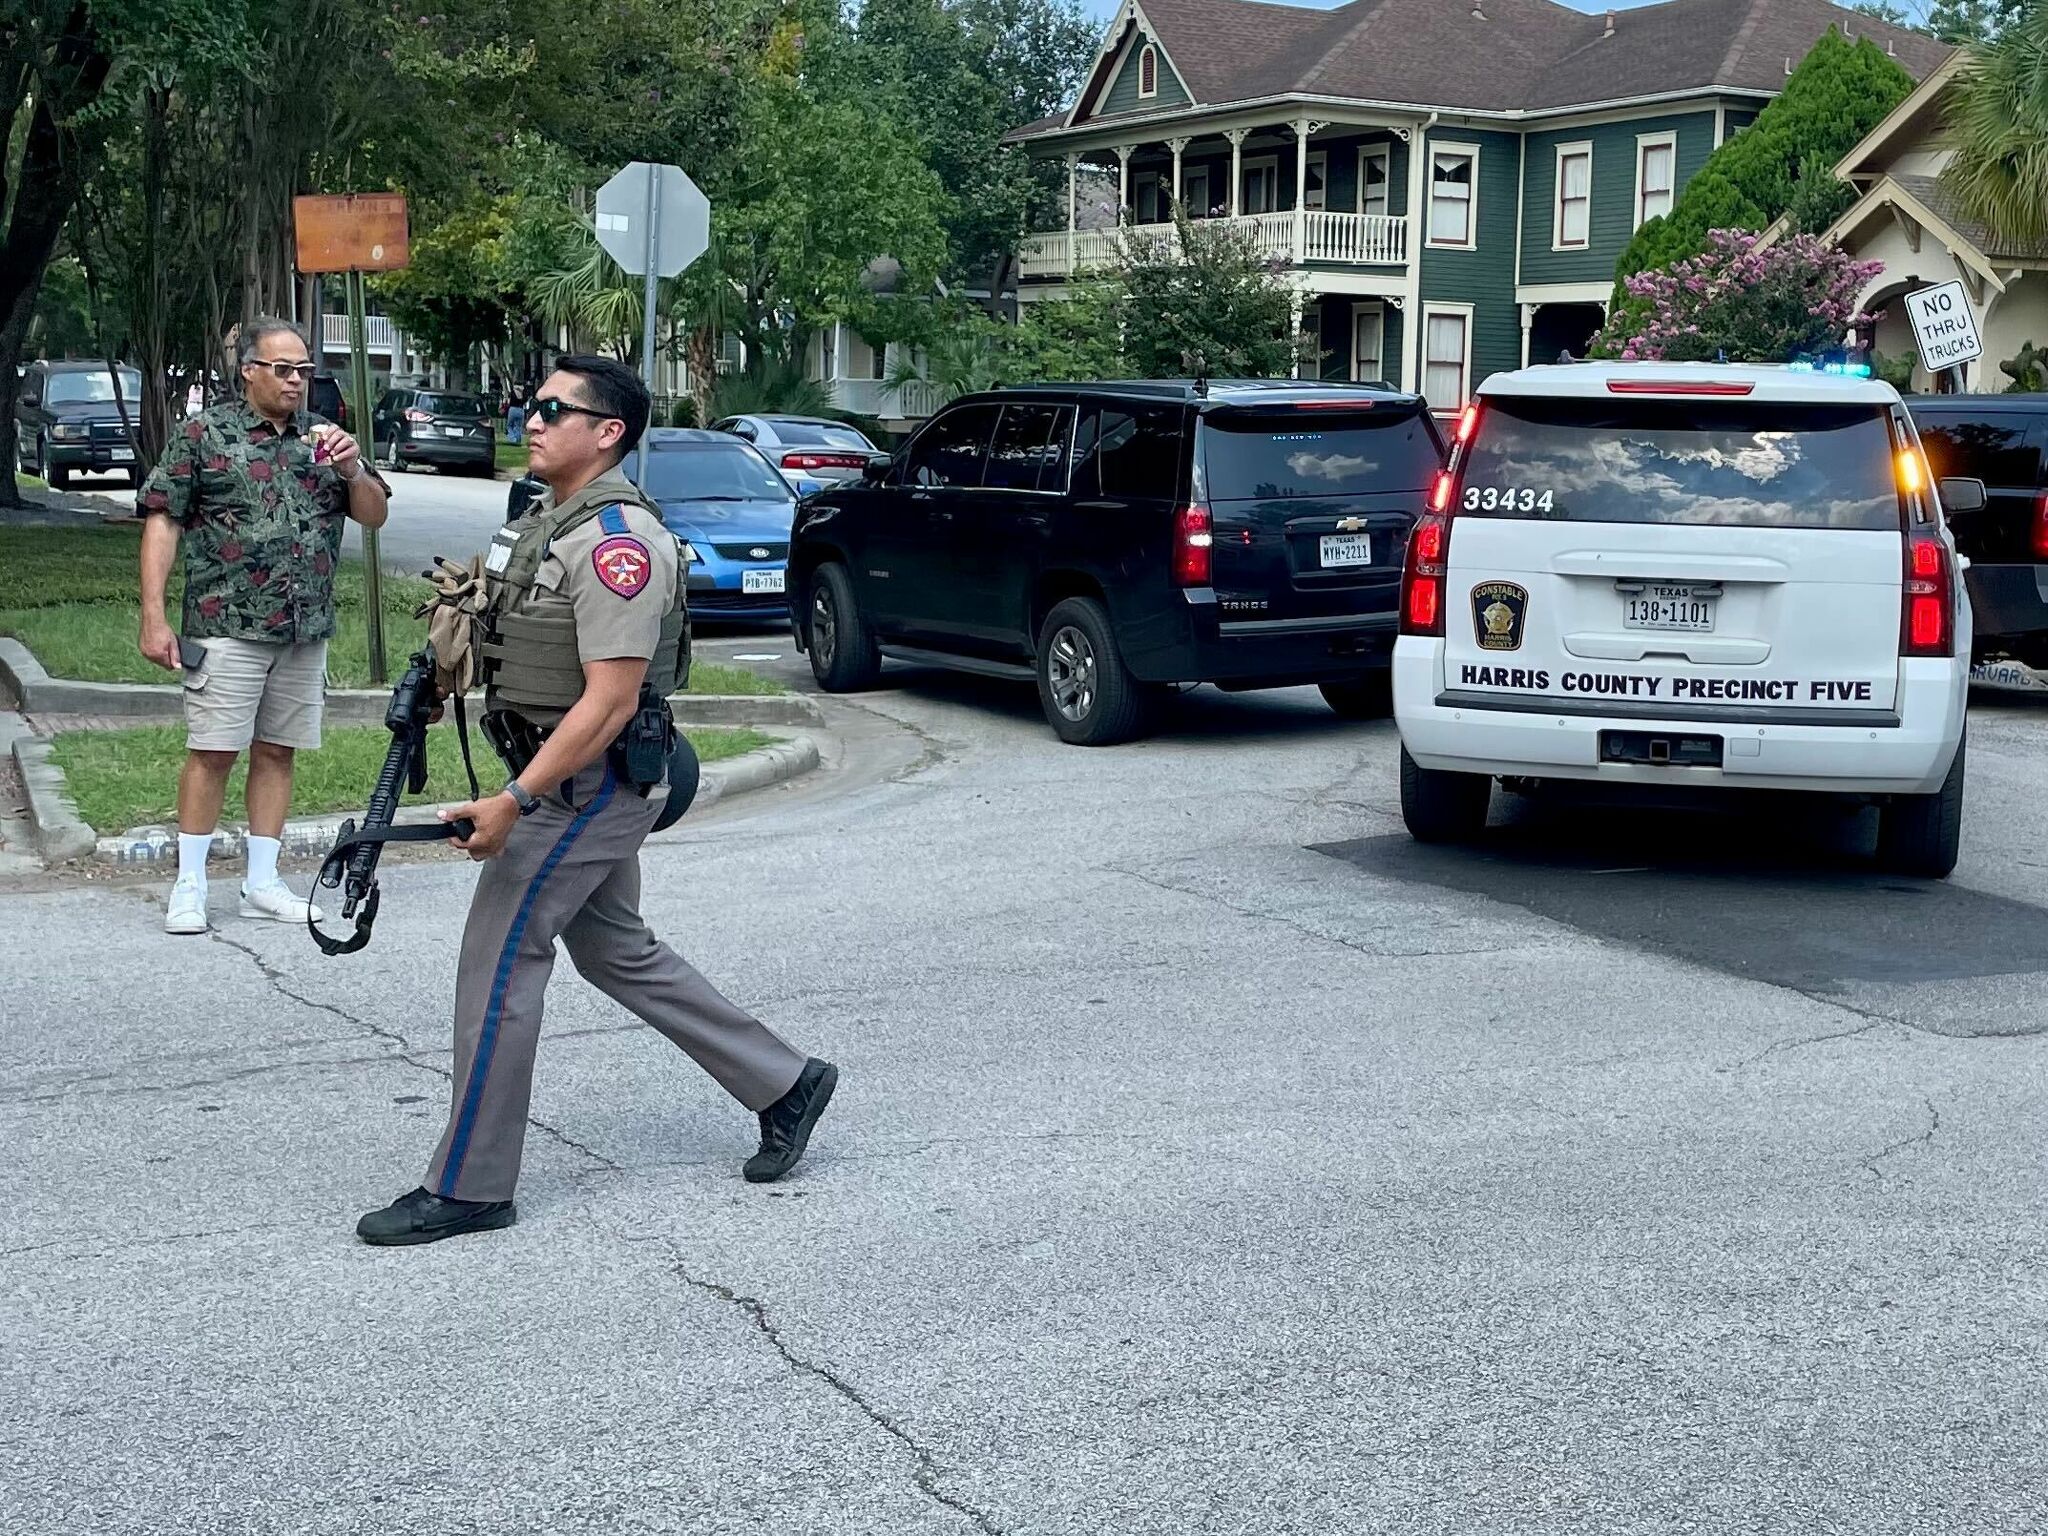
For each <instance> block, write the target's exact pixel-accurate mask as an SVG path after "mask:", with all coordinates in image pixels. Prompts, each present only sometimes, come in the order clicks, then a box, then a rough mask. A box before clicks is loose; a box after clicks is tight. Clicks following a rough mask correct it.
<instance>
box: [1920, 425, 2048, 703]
mask: <svg viewBox="0 0 2048 1536" xmlns="http://www.w3.org/2000/svg"><path fill="white" fill-rule="evenodd" d="M1906 408H1907V409H1908V410H1909V411H1911V412H1912V415H1913V422H1914V425H1915V426H1917V427H1918V428H1919V429H1920V443H1921V446H1922V447H1923V448H1925V449H1926V450H1927V461H1928V465H1929V467H1930V468H1931V469H1932V470H1933V472H1934V475H1935V477H1936V478H1937V479H1949V478H1956V479H1965V480H1982V481H1983V482H1984V506H1983V507H1982V509H1980V510H1978V511H1974V512H1960V511H1957V510H1955V509H1954V508H1950V509H1948V513H1947V516H1948V523H1949V527H1950V529H1951V530H1952V531H1953V532H1954V534H1955V541H1956V553H1957V554H1959V555H1964V556H1967V557H1968V559H1969V561H1970V568H1969V570H1968V571H1967V572H1965V573H1964V576H1963V581H1964V584H1965V585H1966V586H1967V587H1968V588H1969V591H1970V612H1971V615H1972V617H1973V618H1974V620H1975V622H1976V630H1977V638H1976V644H1975V647H1974V652H1973V654H1972V656H1971V658H1970V659H1971V660H1972V661H1973V662H1977V663H1983V662H1989V661H1996V660H1999V659H2002V658H2008V657H2009V658H2011V659H2012V660H2014V661H2018V662H2021V663H2023V664H2024V665H2026V666H2029V667H2037V668H2048V475H2044V474H2043V465H2042V451H2043V449H2044V448H2048V395H1917V396H1914V397H1913V398H1912V399H1909V400H1908V401H1907V402H1906Z"/></svg>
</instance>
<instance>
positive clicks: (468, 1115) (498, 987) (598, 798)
mask: <svg viewBox="0 0 2048 1536" xmlns="http://www.w3.org/2000/svg"><path fill="white" fill-rule="evenodd" d="M617 787H618V781H617V780H616V779H614V778H613V777H612V765H611V763H610V762H609V761H607V762H606V763H605V766H604V782H603V783H602V784H600V785H599V786H598V790H597V793H596V794H595V795H593V796H591V800H590V804H588V805H586V806H585V807H584V808H583V809H582V810H581V811H579V812H578V813H577V816H576V819H575V820H574V821H572V822H570V823H569V825H568V826H567V827H566V828H564V829H563V831H562V835H561V836H560V837H559V838H557V839H556V840H555V846H554V847H553V848H551V849H549V850H548V856H547V857H546V858H545V859H543V860H541V864H540V868H539V869H537V870H535V871H534V875H533V879H531V880H530V881H528V882H527V885H526V894H525V895H524V896H522V897H520V898H519V910H518V912H517V913H515V914H514V916H513V918H512V926H511V928H510V929H509V930H508V931H507V932H506V934H505V947H504V948H503V949H501V950H499V951H498V969H497V973H496V974H495V975H494V976H492V977H491V997H490V1001H489V1002H488V1003H486V1004H485V1005H484V1022H483V1028H482V1029H481V1030H479V1031H478V1033H477V1041H476V1060H475V1061H473V1062H471V1063H470V1067H469V1082H468V1084H467V1086H465V1087H464V1089H463V1093H462V1111H461V1113H460V1114H459V1115H457V1116H456V1119H455V1135H454V1137H453V1138H452V1139H451V1140H450V1141H449V1143H448V1163H447V1166H446V1167H444V1168H443V1169H442V1170H441V1190H440V1193H441V1194H442V1195H443V1196H444V1197H445V1198H449V1199H452V1198H454V1195H455V1186H456V1184H457V1183H458V1182H459V1181H460V1180H461V1178H462V1160H463V1158H464V1157H466V1156H467V1155H468V1153H469V1137H470V1133H471V1132H472V1131H473V1130H475V1129H476V1116H477V1110H478V1108H479V1106H481V1105H482V1103H483V1099H484V1084H485V1082H486V1080H487V1079H488V1078H489V1077H490V1075H491V1054H492V1052H494V1051H495V1050H496V1049H497V1046H498V1020H499V1019H500V1018H501V1017H502V1016H503V1014H504V1011H505V989H506V988H507V987H508V986H510V985H511V983H512V966H513V962H514V961H515V960H517V959H518V956H519V941H520V940H521V939H522V938H524V937H525V936H526V921H527V919H528V918H530V917H531V916H533V904H534V902H536V901H538V900H539V899H540V888H541V887H542V886H543V885H544V884H546V883H547V878H548V876H549V875H551V874H553V873H554V872H555V868H556V866H557V865H559V864H560V863H561V862H562V858H563V855H565V854H567V853H568V851H569V849H570V847H571V845H573V844H574V843H575V841H576V839H577V838H578V837H580V836H581V835H582V834H583V829H584V828H585V827H587V826H589V825H590V824H591V822H592V821H594V820H596V819H597V813H598V812H599V811H602V810H603V809H604V808H605V806H607V805H608V804H610V803H611V798H612V791H613V790H614V789H616V788H617Z"/></svg>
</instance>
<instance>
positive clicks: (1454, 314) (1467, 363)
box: [1415, 304, 1472, 411]
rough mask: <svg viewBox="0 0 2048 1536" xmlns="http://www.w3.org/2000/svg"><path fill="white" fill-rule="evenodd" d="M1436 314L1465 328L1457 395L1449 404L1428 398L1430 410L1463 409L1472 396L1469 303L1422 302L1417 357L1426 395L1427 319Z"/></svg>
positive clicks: (1428, 359) (1427, 391)
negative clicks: (1423, 303) (1420, 333)
mask: <svg viewBox="0 0 2048 1536" xmlns="http://www.w3.org/2000/svg"><path fill="white" fill-rule="evenodd" d="M1439 316H1442V317H1447V318H1455V319H1456V320H1457V321H1458V322H1459V323H1460V324H1461V325H1462V326H1463V327H1464V328H1465V356H1464V357H1463V359H1462V360H1461V361H1460V362H1459V369H1460V372H1459V375H1458V398H1457V399H1456V400H1455V401H1453V402H1452V403H1450V404H1449V405H1439V404H1437V403H1436V402H1435V401H1433V400H1432V401H1430V405H1429V408H1430V409H1431V410H1433V411H1458V410H1463V409H1464V407H1465V402H1466V401H1468V400H1470V399H1471V398H1472V306H1471V305H1470V304H1425V305H1424V306H1423V309H1422V335H1421V337H1420V338H1418V344H1417V346H1416V349H1415V350H1416V356H1417V357H1418V358H1419V359H1420V364H1421V369H1422V377H1421V379H1420V380H1419V383H1420V384H1421V387H1422V393H1423V397H1424V398H1425V399H1428V396H1429V370H1430V366H1431V365H1430V357H1429V322H1430V321H1431V320H1433V319H1436V318H1438V317H1439Z"/></svg>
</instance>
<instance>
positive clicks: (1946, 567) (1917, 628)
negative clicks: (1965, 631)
mask: <svg viewBox="0 0 2048 1536" xmlns="http://www.w3.org/2000/svg"><path fill="white" fill-rule="evenodd" d="M1954 611H1955V563H1954V562H1953V561H1952V560H1950V559H1949V553H1948V549H1947V547H1946V546H1945V545H1944V544H1943V543H1942V542H1941V540H1940V539H1938V538H1936V537H1935V536H1934V535H1933V534H1931V533H1909V534H1907V535H1906V589H1905V594H1904V603H1903V607H1902V609H1901V612H1900V615H1899V654H1900V655H1901V656H1952V655H1954V654H1955V638H1956V637H1955V629H1954V626H1953V625H1952V624H1951V623H1950V615H1951V614H1952V613H1953V612H1954Z"/></svg>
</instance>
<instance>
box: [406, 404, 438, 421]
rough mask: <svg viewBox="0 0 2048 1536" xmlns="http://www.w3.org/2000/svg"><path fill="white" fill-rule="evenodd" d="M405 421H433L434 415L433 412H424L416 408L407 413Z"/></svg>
mask: <svg viewBox="0 0 2048 1536" xmlns="http://www.w3.org/2000/svg"><path fill="white" fill-rule="evenodd" d="M405 419H406V420H407V421H432V420H433V419H434V415H433V412H431V411H423V410H421V409H420V408H419V407H418V406H414V407H413V408H412V409H411V410H409V411H407V412H406V413H405Z"/></svg>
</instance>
